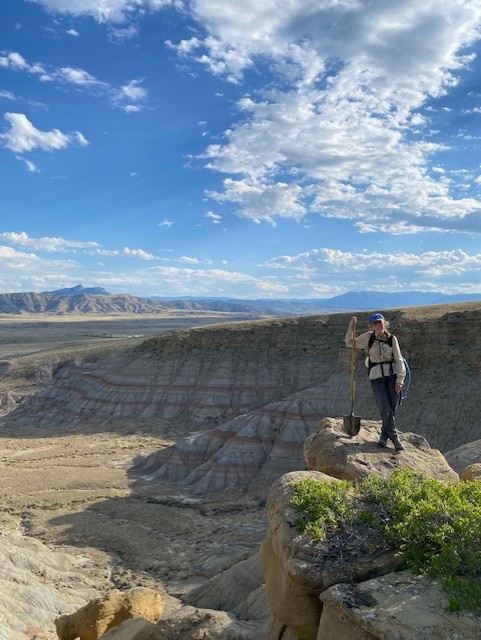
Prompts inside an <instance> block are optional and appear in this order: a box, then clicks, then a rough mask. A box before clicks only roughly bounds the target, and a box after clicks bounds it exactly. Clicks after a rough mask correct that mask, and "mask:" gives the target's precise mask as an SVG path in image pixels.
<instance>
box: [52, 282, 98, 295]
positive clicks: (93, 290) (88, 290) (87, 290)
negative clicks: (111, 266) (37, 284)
mask: <svg viewBox="0 0 481 640" xmlns="http://www.w3.org/2000/svg"><path fill="white" fill-rule="evenodd" d="M42 293H51V294H53V295H56V296H78V295H81V294H82V295H91V296H109V295H110V293H109V292H108V291H106V290H105V289H104V288H103V287H84V286H83V285H81V284H78V285H76V286H75V287H67V288H65V289H56V290H55V291H42Z"/></svg>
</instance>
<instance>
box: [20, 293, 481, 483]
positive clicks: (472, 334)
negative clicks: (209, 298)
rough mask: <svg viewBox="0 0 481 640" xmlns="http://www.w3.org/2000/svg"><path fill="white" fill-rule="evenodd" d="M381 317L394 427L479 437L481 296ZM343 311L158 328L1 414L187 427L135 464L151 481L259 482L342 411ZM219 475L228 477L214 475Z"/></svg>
mask: <svg viewBox="0 0 481 640" xmlns="http://www.w3.org/2000/svg"><path fill="white" fill-rule="evenodd" d="M386 315H387V317H389V318H390V319H391V322H392V328H393V330H394V332H395V333H396V335H397V336H398V337H399V340H400V343H401V347H402V349H403V353H404V355H405V357H406V358H407V360H408V361H409V363H410V366H411V369H412V376H413V383H412V389H411V391H410V394H409V397H408V400H407V401H406V402H405V403H404V404H403V405H402V406H401V408H400V409H399V412H398V426H399V428H400V429H401V430H406V429H409V430H410V431H415V432H416V433H419V434H421V435H422V436H424V437H426V438H427V439H428V441H429V442H430V443H431V444H432V445H433V446H435V447H437V448H439V449H440V450H441V451H449V450H452V449H454V448H456V447H458V446H461V445H463V444H466V443H468V442H471V441H473V440H476V439H478V438H479V437H481V429H480V426H479V415H478V414H479V407H478V395H479V394H478V389H477V384H478V383H477V378H478V375H479V369H480V366H481V358H480V354H481V334H480V332H479V326H480V322H481V304H474V303H466V304H461V305H450V306H440V307H424V308H416V309H404V310H397V311H392V312H391V313H387V314H386ZM349 317H350V315H347V314H336V315H330V316H317V317H307V318H285V319H276V320H264V321H256V322H239V323H231V324H223V325H215V326H214V325H212V326H209V327H202V328H194V329H188V330H180V331H172V332H167V333H164V334H162V335H160V336H158V337H155V338H151V339H148V340H146V341H145V342H143V343H142V344H141V345H140V346H139V347H137V348H133V349H130V350H125V351H122V352H120V353H117V354H115V355H113V356H111V357H108V358H104V359H101V360H99V361H97V362H95V363H88V362H87V363H84V364H81V365H77V366H75V365H74V366H65V367H63V368H62V369H60V370H59V371H58V372H57V373H56V375H55V377H54V378H53V379H52V380H51V381H50V382H47V383H46V384H45V386H44V387H43V388H42V389H41V390H40V391H39V392H38V393H37V394H36V395H35V396H34V397H32V398H29V399H27V400H26V401H25V403H24V404H23V405H21V406H20V407H19V408H18V409H17V410H16V411H15V412H14V414H12V418H13V416H14V419H15V423H16V424H21V423H23V424H25V425H30V426H31V427H32V428H33V429H36V428H42V427H47V426H48V427H49V428H51V427H54V428H56V429H58V430H59V431H61V432H68V431H72V430H75V429H76V428H79V427H82V428H83V427H85V425H89V426H91V427H92V428H99V427H100V425H103V427H105V425H106V424H109V425H111V426H112V427H113V428H114V427H115V423H116V421H117V422H123V423H125V422H128V423H132V424H134V425H137V426H139V425H142V424H145V423H148V424H151V425H152V424H157V425H158V428H159V431H162V430H164V431H165V430H167V431H168V433H169V434H170V435H171V437H172V438H173V439H175V440H179V439H180V438H181V437H182V436H187V435H188V434H191V435H190V436H189V439H188V440H186V441H183V442H181V443H179V444H178V445H177V446H176V449H175V450H170V451H165V452H160V453H159V456H158V458H157V459H155V458H153V459H151V460H150V461H146V462H145V464H144V465H143V471H144V472H145V473H148V474H149V475H151V476H152V478H155V477H157V478H159V479H161V478H169V479H174V480H181V479H182V481H183V482H184V483H185V484H187V485H192V487H193V489H194V490H199V491H204V490H206V489H208V490H212V489H216V490H218V489H221V488H223V487H224V486H230V485H232V484H237V482H238V481H239V482H241V484H244V485H246V484H251V483H252V482H253V481H254V480H255V478H256V477H257V475H258V474H259V473H264V472H265V474H266V479H268V480H270V479H272V478H273V475H275V474H276V473H278V472H279V473H278V474H280V473H283V472H285V471H287V470H289V468H291V469H295V468H298V466H299V460H300V459H301V457H302V456H301V453H300V451H301V447H302V442H303V441H304V439H305V437H307V435H309V433H311V432H312V430H313V429H314V428H315V426H316V424H317V422H318V420H319V419H320V418H322V417H324V416H339V415H344V414H346V413H348V412H349V352H348V350H347V349H346V348H345V347H344V342H343V338H344V333H345V330H346V326H347V323H348V319H349ZM366 323H367V315H363V314H360V315H359V325H358V326H359V327H360V329H361V328H362V327H363V326H366ZM363 359H364V358H363V356H362V354H359V357H358V362H357V369H356V378H357V382H356V390H357V394H356V413H357V414H358V415H361V416H362V417H364V418H367V419H373V418H377V412H376V408H375V406H374V403H373V400H372V397H371V391H370V387H369V383H368V381H367V371H366V369H365V367H364V364H363ZM209 430H210V431H209ZM199 432H208V433H204V435H201V434H200V433H199ZM224 456H226V458H224ZM220 459H223V460H224V463H223V462H221V461H220ZM227 460H229V464H227V462H226V461H227ZM202 465H207V466H203V467H202V468H200V467H201V466H202ZM232 465H234V466H232ZM216 466H217V471H216V472H215V473H214V472H213V471H212V469H213V468H214V467H216ZM222 468H223V469H224V471H222ZM236 468H237V471H236ZM269 468H270V471H269V470H268V469H269ZM223 473H229V474H230V476H229V477H226V478H225V480H223V478H222V474H223ZM219 474H221V477H219ZM243 479H244V480H243Z"/></svg>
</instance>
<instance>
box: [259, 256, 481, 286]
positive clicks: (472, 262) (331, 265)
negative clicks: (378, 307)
mask: <svg viewBox="0 0 481 640" xmlns="http://www.w3.org/2000/svg"><path fill="white" fill-rule="evenodd" d="M266 266H268V267H271V268H273V269H276V270H282V271H284V272H297V273H299V274H303V275H304V276H306V277H308V278H309V279H310V280H312V281H314V282H322V281H326V280H327V281H329V282H330V283H331V285H333V286H335V285H338V286H340V287H341V288H342V290H344V291H347V290H350V289H352V290H363V289H366V290H381V291H382V290H386V289H389V290H390V291H391V290H396V289H397V290H410V289H411V290H412V289H418V290H424V289H425V288H426V286H427V282H429V283H430V284H429V288H431V289H436V290H438V291H446V292H448V291H459V290H461V291H462V288H461V287H460V283H461V280H460V279H461V278H466V284H467V283H468V282H469V280H467V279H468V278H470V279H471V283H470V285H469V287H470V289H471V290H473V291H476V288H477V290H478V291H479V290H480V289H481V254H472V255H470V254H468V253H466V252H465V251H462V250H460V249H456V250H449V251H426V252H424V253H420V254H416V253H410V252H390V253H382V252H380V251H361V252H358V253H355V252H345V251H341V250H339V249H311V250H310V251H305V252H303V253H299V254H297V255H294V256H287V255H284V256H278V257H277V258H273V259H272V260H269V261H268V262H267V263H266Z"/></svg>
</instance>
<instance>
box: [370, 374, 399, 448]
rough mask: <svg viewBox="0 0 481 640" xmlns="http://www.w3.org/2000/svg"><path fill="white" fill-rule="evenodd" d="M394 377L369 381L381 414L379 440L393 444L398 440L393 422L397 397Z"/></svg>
mask: <svg viewBox="0 0 481 640" xmlns="http://www.w3.org/2000/svg"><path fill="white" fill-rule="evenodd" d="M396 377H397V376H396V375H393V376H389V377H386V378H378V379H377V380H371V387H372V392H373V394H374V399H375V400H376V404H377V406H378V409H379V412H380V414H381V420H382V430H381V438H382V439H383V440H388V439H389V440H392V441H393V442H396V441H397V440H398V433H397V431H396V423H395V420H394V414H395V413H396V404H397V400H398V395H399V394H398V393H396V390H395V384H396Z"/></svg>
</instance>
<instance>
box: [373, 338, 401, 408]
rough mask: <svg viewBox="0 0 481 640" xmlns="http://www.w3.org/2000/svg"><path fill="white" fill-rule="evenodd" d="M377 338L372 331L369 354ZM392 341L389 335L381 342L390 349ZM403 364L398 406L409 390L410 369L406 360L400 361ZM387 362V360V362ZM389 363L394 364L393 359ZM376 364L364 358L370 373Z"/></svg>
mask: <svg viewBox="0 0 481 640" xmlns="http://www.w3.org/2000/svg"><path fill="white" fill-rule="evenodd" d="M377 339H378V338H376V336H375V334H374V331H373V332H372V334H371V335H370V336H369V343H368V345H367V350H368V352H369V349H370V348H371V347H372V345H373V344H374V340H377ZM392 339H393V335H392V333H390V334H389V336H388V339H387V340H382V342H386V343H387V344H388V345H389V346H390V347H391V348H392ZM402 360H403V362H404V366H405V367H406V384H405V385H404V387H403V389H402V391H401V393H400V394H399V404H401V403H402V401H403V400H405V399H406V398H407V395H408V391H409V389H410V388H411V368H410V367H409V364H408V361H407V360H406V358H403V359H402ZM388 362H389V360H388ZM390 362H391V363H393V362H394V357H393V359H392V360H391V361H390ZM376 364H379V363H378V362H371V359H370V357H369V355H368V356H367V358H366V367H368V369H369V371H371V369H372V368H373V367H374V366H376ZM391 371H392V364H391Z"/></svg>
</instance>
